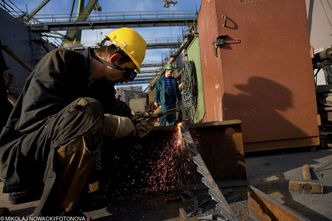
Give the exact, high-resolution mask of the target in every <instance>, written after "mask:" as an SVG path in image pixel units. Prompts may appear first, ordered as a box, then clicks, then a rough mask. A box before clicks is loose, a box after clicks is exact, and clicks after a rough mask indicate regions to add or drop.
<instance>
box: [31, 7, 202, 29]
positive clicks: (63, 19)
mask: <svg viewBox="0 0 332 221" xmlns="http://www.w3.org/2000/svg"><path fill="white" fill-rule="evenodd" d="M37 19H38V21H39V23H37V24H36V23H31V24H29V27H30V29H31V30H32V31H35V32H49V31H61V30H84V29H106V28H119V27H123V26H126V27H168V26H187V25H192V24H194V23H196V21H197V13H195V12H193V11H169V12H123V13H107V14H106V13H104V14H100V15H91V16H89V18H88V19H87V20H85V21H82V20H75V21H73V20H72V21H71V22H69V19H68V17H67V16H65V15H48V16H43V17H37Z"/></svg>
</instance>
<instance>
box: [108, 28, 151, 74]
mask: <svg viewBox="0 0 332 221" xmlns="http://www.w3.org/2000/svg"><path fill="white" fill-rule="evenodd" d="M106 36H107V37H108V38H109V39H110V40H111V41H112V42H113V43H114V44H116V45H117V46H118V47H119V48H121V50H122V51H124V52H125V53H126V54H127V55H128V56H129V57H130V58H131V60H132V61H133V62H134V64H135V65H136V68H137V70H138V71H140V69H141V64H142V62H143V60H144V57H145V51H146V42H145V40H144V39H143V37H142V36H141V35H140V34H139V33H138V32H136V31H135V30H134V29H132V28H126V27H125V28H119V29H116V30H114V31H112V32H110V33H108V34H107V35H106Z"/></svg>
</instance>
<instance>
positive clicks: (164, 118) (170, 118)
mask: <svg viewBox="0 0 332 221" xmlns="http://www.w3.org/2000/svg"><path fill="white" fill-rule="evenodd" d="M173 108H176V105H174V106H166V105H161V110H162V111H163V112H166V111H167V110H169V109H173ZM166 122H167V124H168V125H170V126H173V125H174V124H175V122H176V113H172V114H166V115H163V116H162V117H160V126H166Z"/></svg>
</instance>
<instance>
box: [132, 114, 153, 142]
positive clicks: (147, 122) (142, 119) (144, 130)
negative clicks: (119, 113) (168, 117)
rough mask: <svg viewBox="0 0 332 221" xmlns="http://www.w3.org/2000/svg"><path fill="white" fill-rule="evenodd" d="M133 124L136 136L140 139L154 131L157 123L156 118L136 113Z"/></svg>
mask: <svg viewBox="0 0 332 221" xmlns="http://www.w3.org/2000/svg"><path fill="white" fill-rule="evenodd" d="M133 122H134V124H135V128H136V136H137V137H139V138H142V137H145V136H146V135H148V134H149V133H150V131H151V130H152V129H153V127H154V124H155V122H156V117H154V116H151V115H150V114H148V113H146V112H145V113H136V114H135V115H134V117H133Z"/></svg>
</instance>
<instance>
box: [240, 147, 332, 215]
mask: <svg viewBox="0 0 332 221" xmlns="http://www.w3.org/2000/svg"><path fill="white" fill-rule="evenodd" d="M328 163H331V164H332V150H331V149H329V150H319V151H312V152H311V151H306V152H297V153H281V154H277V155H270V156H258V157H249V158H246V168H247V178H248V182H249V183H250V184H251V185H254V186H255V187H257V188H258V189H260V190H261V191H263V192H264V193H267V194H270V195H271V196H273V197H274V198H276V199H279V200H280V201H281V202H283V203H285V204H286V205H287V206H289V207H290V208H292V209H294V210H296V211H297V212H299V213H301V214H302V215H304V216H305V217H307V218H309V219H311V220H317V221H327V220H332V165H330V166H328V167H326V168H325V170H322V171H321V172H320V175H321V177H322V178H321V181H322V182H323V185H324V193H323V194H304V193H295V192H290V191H288V180H290V179H294V180H303V178H302V165H303V164H309V165H310V166H311V167H314V168H318V167H320V166H324V165H326V164H328ZM313 178H315V177H313Z"/></svg>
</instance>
